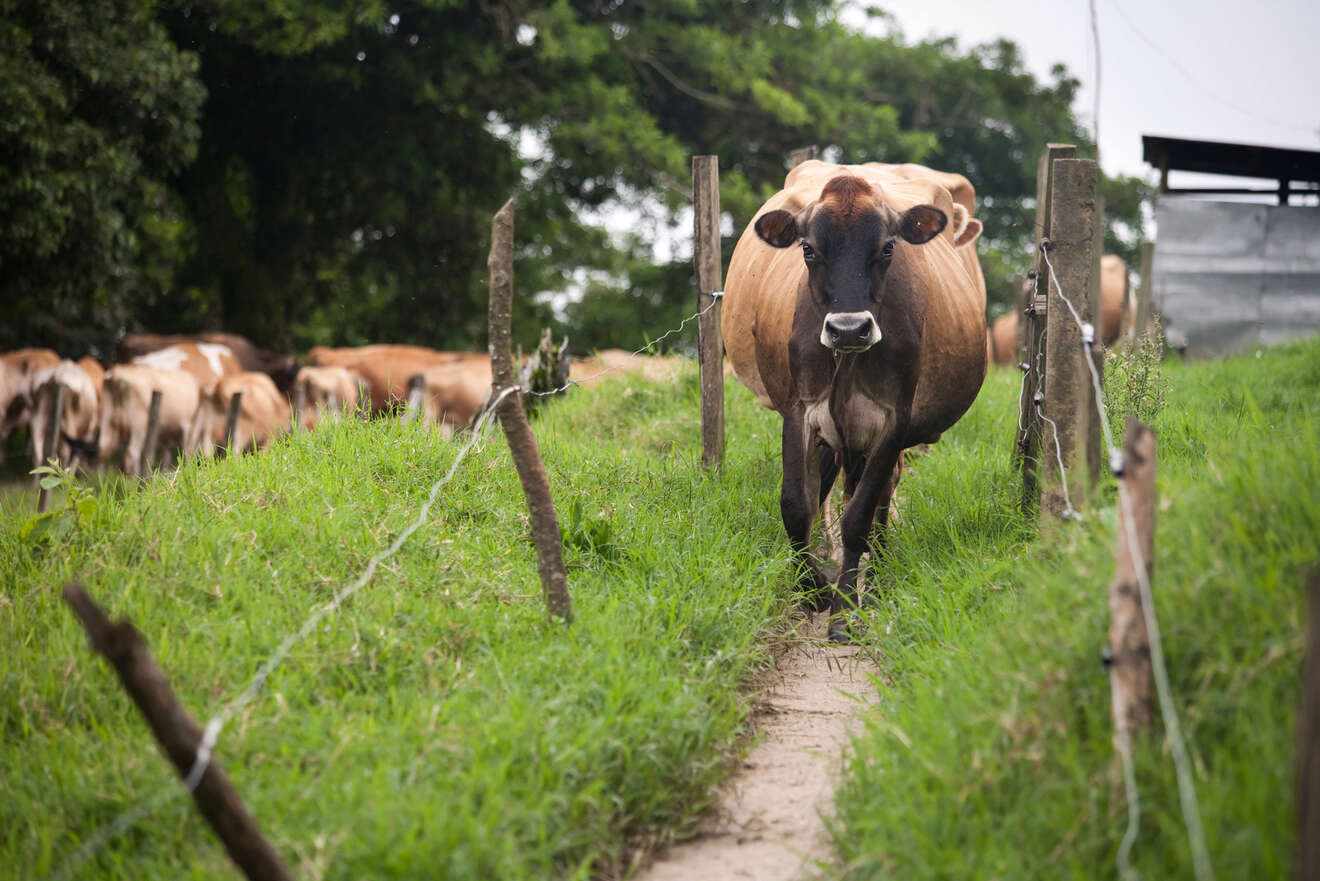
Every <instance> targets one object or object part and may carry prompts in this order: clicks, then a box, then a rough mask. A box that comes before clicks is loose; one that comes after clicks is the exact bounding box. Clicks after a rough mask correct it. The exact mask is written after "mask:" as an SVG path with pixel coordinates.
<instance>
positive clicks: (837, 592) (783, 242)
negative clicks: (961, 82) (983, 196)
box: [723, 161, 986, 640]
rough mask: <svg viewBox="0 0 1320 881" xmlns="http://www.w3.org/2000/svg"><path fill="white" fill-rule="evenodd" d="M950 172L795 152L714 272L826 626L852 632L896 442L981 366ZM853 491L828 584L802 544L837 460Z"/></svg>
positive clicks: (969, 386) (959, 208) (943, 418)
mask: <svg viewBox="0 0 1320 881" xmlns="http://www.w3.org/2000/svg"><path fill="white" fill-rule="evenodd" d="M973 199H974V192H973V190H972V186H971V184H970V183H969V182H968V181H967V180H966V178H964V177H962V176H961V175H956V174H948V173H944V172H936V171H932V170H930V169H926V168H922V167H921V166H913V165H904V166H891V165H882V164H879V163H869V164H866V165H855V166H836V165H829V164H826V163H823V162H816V161H812V162H807V163H803V164H802V165H800V166H798V167H797V168H795V169H794V170H793V171H792V172H790V173H789V175H788V178H787V179H786V180H785V184H784V189H783V190H781V191H780V192H778V193H776V194H775V195H773V196H771V197H770V199H769V201H767V202H766V204H765V205H764V206H762V208H761V209H760V210H759V211H758V212H757V214H756V217H755V218H754V219H753V221H752V223H751V224H749V225H748V227H747V229H746V230H745V231H744V232H743V234H742V237H741V238H740V239H739V241H738V245H737V247H736V248H735V249H734V252H733V257H732V260H731V262H730V264H729V272H728V278H727V280H726V282H725V299H724V307H723V308H724V312H723V335H724V345H725V349H726V351H727V352H728V356H729V360H730V362H731V363H732V365H733V369H734V372H735V373H736V375H737V376H738V378H739V379H740V380H741V381H742V382H743V383H744V384H745V385H746V386H747V387H748V388H750V389H751V390H752V391H753V392H754V393H755V394H756V395H757V397H758V398H759V399H760V401H761V402H762V403H763V404H764V405H765V406H767V407H770V408H772V409H774V410H776V411H777V412H778V413H779V414H780V415H781V416H782V417H783V423H784V424H783V446H782V448H783V467H784V480H783V487H782V491H781V495H780V510H781V514H782V515H783V519H784V526H785V528H786V530H787V532H788V536H789V541H790V543H791V544H792V546H793V549H794V550H795V552H796V554H797V556H798V559H799V560H800V562H801V563H802V565H803V567H804V568H803V572H804V576H803V578H804V580H805V581H806V582H807V585H806V586H807V587H808V588H809V589H810V590H811V592H812V593H811V596H812V598H813V599H814V600H815V601H816V603H820V602H821V601H822V600H823V599H825V598H826V596H827V597H828V600H829V610H830V636H831V638H832V639H835V640H847V639H848V638H849V636H848V632H847V629H846V626H845V621H844V616H843V613H844V612H845V611H846V610H847V609H848V608H849V607H850V606H852V605H853V604H855V603H856V597H857V579H858V565H859V561H860V559H861V555H862V554H863V553H864V552H865V551H866V550H867V549H868V546H869V541H870V539H871V537H872V534H873V531H874V529H875V527H876V526H877V525H878V526H879V528H880V529H881V530H882V532H881V536H880V537H881V538H883V529H884V527H885V525H886V524H887V521H888V515H889V503H890V499H891V496H892V494H893V492H894V488H895V486H896V484H897V481H898V475H899V470H900V468H899V464H900V454H901V452H902V451H903V450H904V449H905V448H907V447H911V446H915V445H917V444H922V443H932V442H934V441H935V440H937V439H938V438H939V436H940V434H941V433H942V432H944V431H945V430H946V429H948V428H949V427H950V426H951V425H953V424H954V423H955V422H957V421H958V419H959V418H961V416H962V415H963V414H964V413H965V412H966V411H967V409H968V407H970V406H971V404H972V401H974V400H975V398H976V395H977V393H978V392H979V391H980V388H981V383H982V381H983V380H984V378H985V370H986V341H985V318H984V316H985V281H984V279H983V277H982V275H981V267H980V264H979V262H978V261H977V257H976V250H975V248H974V247H972V243H973V242H974V241H975V239H976V237H977V236H978V235H979V234H980V230H981V225H980V222H979V221H977V220H976V219H975V218H974V217H973V216H972V208H973ZM840 468H842V470H843V471H844V473H845V489H846V490H847V492H848V494H849V495H850V500H849V502H848V504H847V507H846V509H845V511H844V514H843V522H842V539H843V564H842V568H841V571H840V573H839V576H838V580H837V583H836V584H835V585H834V588H833V590H827V588H828V586H829V579H827V578H826V576H825V573H824V572H823V571H822V569H821V567H820V565H819V563H818V562H817V561H816V560H815V559H814V558H813V556H812V554H811V552H810V549H809V547H808V536H809V533H810V529H811V526H812V524H813V523H814V521H815V518H816V514H817V512H818V510H819V506H820V502H821V499H822V498H824V496H825V494H827V493H828V491H829V489H830V487H831V486H832V485H833V483H834V480H835V478H836V477H837V475H838V471H839V470H840Z"/></svg>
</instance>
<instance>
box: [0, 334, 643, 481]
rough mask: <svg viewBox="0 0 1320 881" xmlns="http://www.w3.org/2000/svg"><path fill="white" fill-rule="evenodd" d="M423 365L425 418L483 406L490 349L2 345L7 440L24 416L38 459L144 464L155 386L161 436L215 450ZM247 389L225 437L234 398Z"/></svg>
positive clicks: (237, 445)
mask: <svg viewBox="0 0 1320 881" xmlns="http://www.w3.org/2000/svg"><path fill="white" fill-rule="evenodd" d="M625 359H626V353H623V352H619V351H615V350H607V351H605V352H601V353H599V354H598V355H596V356H595V357H593V358H589V359H581V360H578V361H574V362H573V363H572V365H571V367H570V373H569V375H570V377H571V378H573V379H575V380H578V381H589V380H590V379H591V378H592V376H593V375H594V374H596V373H599V372H600V371H601V370H603V369H606V368H617V367H619V366H622V364H623V361H624V360H625ZM418 374H420V375H421V376H422V377H424V379H425V383H424V385H423V389H424V391H423V394H422V401H421V408H420V413H421V417H420V418H422V419H424V420H425V421H426V422H427V423H429V424H434V425H436V426H438V427H439V428H440V430H441V431H442V432H444V433H445V434H448V433H450V432H452V431H453V430H454V429H456V428H461V427H463V426H466V425H467V424H469V422H470V421H471V420H472V419H473V417H474V416H475V415H476V413H477V412H478V411H479V410H480V408H481V406H482V403H483V401H484V399H485V396H486V394H487V392H488V391H489V389H490V385H491V368H490V357H489V356H488V355H486V354H485V353H481V352H442V351H436V350H434V349H427V348H423V347H420V346H406V345H372V346H360V347H356V348H339V349H335V348H327V347H324V346H316V347H314V348H312V349H311V351H310V352H308V354H307V357H306V363H305V364H304V363H301V362H299V360H298V359H296V358H295V357H293V356H292V355H286V354H281V353H276V352H270V351H267V350H264V349H261V348H258V347H257V346H255V345H253V344H252V343H251V342H249V341H248V340H246V339H244V338H243V337H241V336H237V335H235V334H228V333H207V334H200V335H196V336H182V335H173V336H161V335H157V334H129V335H127V336H125V337H124V339H123V340H122V341H121V342H120V344H119V348H118V351H117V357H116V359H115V363H113V364H111V365H109V366H103V365H102V364H101V363H100V362H98V361H97V360H96V359H94V358H91V357H84V358H81V359H79V360H78V361H72V360H67V359H61V358H60V357H59V356H58V355H57V354H56V353H55V352H53V351H51V350H49V349H21V350H18V351H14V352H7V353H4V354H3V355H0V413H3V421H0V450H2V449H3V446H4V444H5V442H6V441H7V439H8V438H9V436H10V434H12V433H13V432H14V431H15V429H17V428H19V427H20V426H24V425H26V426H27V428H28V431H29V437H30V443H29V448H30V450H31V453H32V459H33V462H34V464H41V463H43V462H45V461H46V460H47V458H49V457H52V456H58V458H59V460H60V461H61V462H62V463H64V464H65V465H67V466H70V467H77V466H82V465H87V464H89V463H91V462H93V461H98V462H104V461H106V460H109V459H111V458H112V457H116V456H117V455H118V454H119V453H121V452H122V453H123V467H124V470H125V471H126V472H128V473H129V474H137V473H138V472H139V470H140V467H141V463H142V454H143V449H144V446H145V444H146V442H147V434H148V416H149V410H150V407H151V400H152V395H153V392H156V391H159V392H160V404H159V407H158V417H157V423H156V424H157V439H158V442H159V443H160V444H161V445H162V446H163V447H166V448H177V449H178V450H179V453H180V456H183V455H193V454H195V455H202V456H210V455H212V454H213V452H214V450H215V449H216V448H217V447H222V446H225V445H226V444H232V448H233V449H236V450H252V449H260V448H262V447H264V446H266V445H267V444H268V443H270V441H271V440H272V439H273V438H275V437H276V436H278V435H279V434H281V433H282V432H286V431H290V430H292V429H294V428H302V429H311V428H314V427H315V426H316V424H317V423H318V422H319V421H320V420H323V419H327V418H340V416H341V414H343V413H345V412H348V413H357V414H361V415H364V416H367V415H376V414H380V413H384V412H387V411H389V410H390V409H391V408H393V407H397V406H399V404H400V403H401V402H402V401H403V400H404V399H405V395H406V389H407V384H408V382H409V380H410V378H412V377H414V376H416V375H418ZM55 385H61V386H63V394H62V402H63V403H62V408H61V414H60V418H59V422H58V425H59V428H58V432H57V435H58V436H47V434H48V431H49V429H48V425H49V424H50V415H51V414H50V413H49V408H50V407H51V406H53V405H52V402H53V401H55V400H56V397H55V395H54V394H53V393H52V392H53V390H54V386H55ZM240 392H241V393H242V394H241V395H240V396H239V410H238V413H237V417H238V418H237V421H236V423H235V425H234V433H233V436H232V438H229V437H226V432H227V428H228V426H227V421H228V414H229V409H230V404H231V401H232V400H233V398H234V397H235V396H236V395H238V393H240Z"/></svg>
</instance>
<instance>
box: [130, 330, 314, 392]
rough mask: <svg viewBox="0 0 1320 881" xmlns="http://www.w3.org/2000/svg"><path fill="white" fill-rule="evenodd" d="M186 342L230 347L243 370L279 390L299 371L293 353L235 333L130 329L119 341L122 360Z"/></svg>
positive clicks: (290, 381) (289, 385)
mask: <svg viewBox="0 0 1320 881" xmlns="http://www.w3.org/2000/svg"><path fill="white" fill-rule="evenodd" d="M188 343H211V344H213V345H221V346H224V347H225V348H227V349H229V351H230V352H231V353H232V354H233V356H234V357H235V358H237V359H238V363H239V365H240V366H241V367H242V368H243V369H244V370H254V371H257V372H259V373H265V374H267V375H268V376H270V378H271V379H272V380H274V381H275V386H276V387H277V388H278V389H279V390H280V391H288V390H289V388H290V387H291V386H292V385H293V382H294V378H295V377H296V376H297V375H298V368H299V366H300V365H299V364H298V359H297V358H295V357H293V356H292V355H285V354H282V353H280V352H272V351H271V350H269V349H263V348H260V347H258V346H255V345H253V344H252V342H251V341H250V340H248V339H247V338H246V337H241V336H239V335H238V334H236V333H199V334H185V333H171V334H158V333H130V334H127V335H126V336H125V337H124V338H123V339H122V340H120V341H119V351H118V356H119V360H120V361H121V362H125V361H133V360H135V359H137V358H138V357H140V356H142V355H147V354H150V353H151V352H158V351H160V350H161V349H168V348H169V347H170V346H178V345H184V344H188Z"/></svg>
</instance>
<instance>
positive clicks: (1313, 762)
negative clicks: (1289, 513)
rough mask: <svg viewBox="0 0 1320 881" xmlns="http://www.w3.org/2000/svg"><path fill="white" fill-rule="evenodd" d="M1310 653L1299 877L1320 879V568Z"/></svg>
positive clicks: (1314, 579) (1300, 764) (1300, 737)
mask: <svg viewBox="0 0 1320 881" xmlns="http://www.w3.org/2000/svg"><path fill="white" fill-rule="evenodd" d="M1306 594H1307V622H1308V623H1307V628H1306V657H1305V659H1304V660H1303V661H1302V702H1301V703H1302V706H1301V712H1300V713H1299V714H1298V717H1297V881H1320V569H1313V570H1311V575H1310V577H1309V578H1308V580H1307V590H1306Z"/></svg>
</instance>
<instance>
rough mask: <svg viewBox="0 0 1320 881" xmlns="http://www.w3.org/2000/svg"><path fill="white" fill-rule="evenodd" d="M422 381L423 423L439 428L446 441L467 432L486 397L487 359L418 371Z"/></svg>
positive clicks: (487, 383)
mask: <svg viewBox="0 0 1320 881" xmlns="http://www.w3.org/2000/svg"><path fill="white" fill-rule="evenodd" d="M421 374H422V376H424V377H425V378H426V396H425V397H424V398H423V402H424V403H423V410H422V412H423V414H424V415H425V417H426V421H427V423H428V424H429V423H435V424H436V425H438V426H440V431H441V432H442V433H443V434H444V436H445V437H449V436H450V435H452V434H453V433H454V432H455V431H458V430H461V429H464V428H467V427H468V426H469V425H470V424H471V423H472V420H473V419H474V418H475V417H476V415H477V414H478V413H480V412H481V406H482V404H483V403H484V402H485V400H486V396H487V395H488V394H489V393H490V386H491V369H490V356H488V355H479V356H477V357H474V358H465V359H463V360H462V361H458V362H455V363H453V364H440V365H436V366H434V367H427V368H426V369H424V370H422V371H421Z"/></svg>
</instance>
